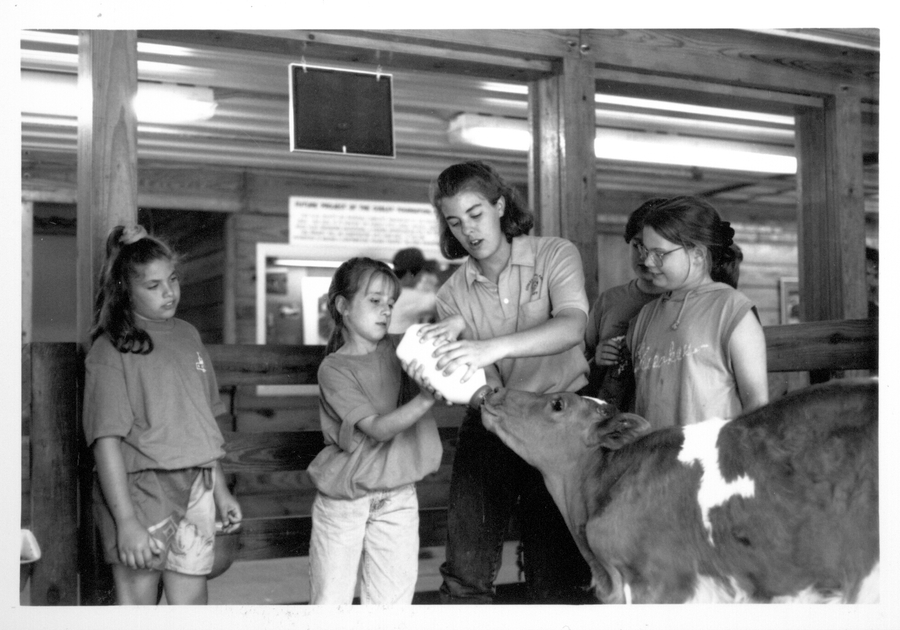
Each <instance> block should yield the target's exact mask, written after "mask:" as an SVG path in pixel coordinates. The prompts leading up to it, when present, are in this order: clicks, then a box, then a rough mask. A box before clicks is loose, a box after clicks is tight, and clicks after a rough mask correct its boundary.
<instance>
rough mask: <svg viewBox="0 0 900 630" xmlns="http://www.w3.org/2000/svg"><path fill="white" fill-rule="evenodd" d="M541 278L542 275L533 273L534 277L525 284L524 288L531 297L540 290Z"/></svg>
mask: <svg viewBox="0 0 900 630" xmlns="http://www.w3.org/2000/svg"><path fill="white" fill-rule="evenodd" d="M543 279H544V278H543V276H541V275H539V274H534V277H533V278H532V279H531V280H529V281H528V284H526V285H525V290H526V291H528V293H529V294H530V295H531V297H532V298H534V297H535V296H536V295H538V294H539V293H540V292H541V281H542V280H543Z"/></svg>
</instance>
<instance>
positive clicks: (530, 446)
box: [481, 389, 650, 472]
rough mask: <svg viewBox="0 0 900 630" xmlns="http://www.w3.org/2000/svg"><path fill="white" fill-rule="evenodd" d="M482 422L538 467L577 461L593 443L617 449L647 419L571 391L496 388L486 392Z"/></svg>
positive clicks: (555, 468)
mask: <svg viewBox="0 0 900 630" xmlns="http://www.w3.org/2000/svg"><path fill="white" fill-rule="evenodd" d="M481 421H482V422H483V423H484V426H485V428H487V429H488V430H489V431H491V432H493V433H495V434H496V435H497V436H498V437H499V438H500V439H501V440H502V441H503V443H504V444H506V445H507V446H508V447H509V448H510V449H512V450H513V451H514V452H515V453H516V454H517V455H518V456H519V457H521V458H522V459H524V460H525V461H526V462H528V463H529V464H531V465H532V466H534V467H535V468H537V469H539V470H541V471H542V472H548V471H558V470H559V469H560V468H567V467H568V466H569V465H575V464H576V463H577V462H578V461H579V459H580V458H581V456H582V455H583V454H584V453H585V452H587V451H592V450H596V449H597V448H606V449H609V450H615V449H619V448H621V447H623V446H625V445H626V444H628V443H630V442H633V441H634V440H636V439H637V438H638V437H640V436H641V435H643V434H644V433H647V432H648V431H649V429H650V423H649V422H647V421H646V420H645V419H644V418H642V417H640V416H638V415H636V414H633V413H620V412H619V411H618V410H617V409H616V407H615V406H614V405H611V404H609V403H606V402H603V401H602V400H597V399H596V398H587V397H584V396H579V395H578V394H573V393H571V392H553V393H549V394H532V393H530V392H523V391H518V390H514V389H500V390H499V391H496V392H494V393H492V394H489V395H488V396H487V397H485V400H484V405H483V406H482V408H481Z"/></svg>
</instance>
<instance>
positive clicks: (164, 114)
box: [134, 83, 218, 123]
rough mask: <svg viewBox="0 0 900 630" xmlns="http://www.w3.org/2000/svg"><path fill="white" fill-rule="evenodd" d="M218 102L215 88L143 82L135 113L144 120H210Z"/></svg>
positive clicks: (139, 87) (136, 98)
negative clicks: (214, 92)
mask: <svg viewBox="0 0 900 630" xmlns="http://www.w3.org/2000/svg"><path fill="white" fill-rule="evenodd" d="M217 105H218V104H217V103H216V100H215V98H214V97H213V91H212V88H208V87H192V86H185V85H174V84H171V83H139V84H138V90H137V95H136V96H135V97H134V113H135V115H136V116H137V119H138V120H139V121H140V122H149V123H179V122H194V121H200V120H209V119H210V118H212V117H213V114H215V113H216V107H217Z"/></svg>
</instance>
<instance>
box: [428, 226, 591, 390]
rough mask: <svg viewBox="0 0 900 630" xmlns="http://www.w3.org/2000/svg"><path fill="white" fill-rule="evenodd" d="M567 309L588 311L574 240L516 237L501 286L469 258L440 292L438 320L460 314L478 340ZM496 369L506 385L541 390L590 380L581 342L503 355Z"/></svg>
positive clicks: (571, 387) (572, 387) (580, 384)
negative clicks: (544, 352)
mask: <svg viewBox="0 0 900 630" xmlns="http://www.w3.org/2000/svg"><path fill="white" fill-rule="evenodd" d="M569 308H575V309H579V310H581V311H582V312H584V314H585V315H587V314H588V301H587V295H586V294H585V291H584V268H583V267H582V264H581V255H580V254H579V253H578V249H577V248H576V247H575V245H573V244H572V243H571V242H569V241H567V240H565V239H562V238H557V237H549V236H544V237H540V236H518V237H516V238H514V239H513V240H512V252H511V254H510V258H509V264H507V266H506V268H505V269H504V270H503V271H502V272H501V273H500V277H499V278H498V281H497V284H494V283H493V282H491V281H490V280H488V279H487V278H486V277H485V276H483V275H482V274H481V272H480V271H479V270H478V266H477V265H476V264H475V262H474V261H473V260H472V259H471V258H470V259H468V260H466V262H465V263H464V264H463V265H461V266H460V268H459V269H458V270H457V271H456V272H455V273H454V274H453V275H452V276H450V278H449V279H448V280H447V281H446V282H445V283H444V284H443V286H441V288H440V290H439V291H438V295H437V311H438V318H439V319H444V318H446V317H449V316H450V315H455V314H458V315H461V316H462V317H463V319H464V320H465V321H466V324H467V325H468V326H469V328H470V329H471V330H472V331H474V338H475V339H492V338H494V337H499V336H501V335H509V334H512V333H515V332H520V331H524V330H529V329H531V328H534V327H535V326H537V325H539V324H542V323H544V322H546V321H547V320H549V319H550V318H551V317H554V316H556V315H557V314H559V312H560V311H563V310H565V309H569ZM497 369H498V370H499V372H500V379H501V381H502V383H503V385H504V387H508V388H511V389H519V390H524V391H530V392H535V393H538V394H542V393H544V392H552V391H577V390H579V389H581V388H582V387H584V385H586V384H587V374H588V364H587V361H586V360H585V358H584V342H583V341H582V342H581V343H580V344H578V345H575V346H573V347H571V348H569V349H568V350H566V351H565V352H561V353H559V354H555V355H549V356H537V357H524V358H516V359H502V360H501V361H500V362H499V363H498V364H497Z"/></svg>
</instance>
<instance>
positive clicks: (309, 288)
mask: <svg viewBox="0 0 900 630" xmlns="http://www.w3.org/2000/svg"><path fill="white" fill-rule="evenodd" d="M330 284H331V278H320V277H315V276H310V277H306V278H301V279H300V295H301V299H302V300H303V343H304V344H305V345H308V346H317V345H318V346H324V345H325V344H326V343H328V338H329V337H330V336H331V329H332V328H333V327H334V322H332V321H331V316H330V315H329V314H328V287H329V285H330Z"/></svg>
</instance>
